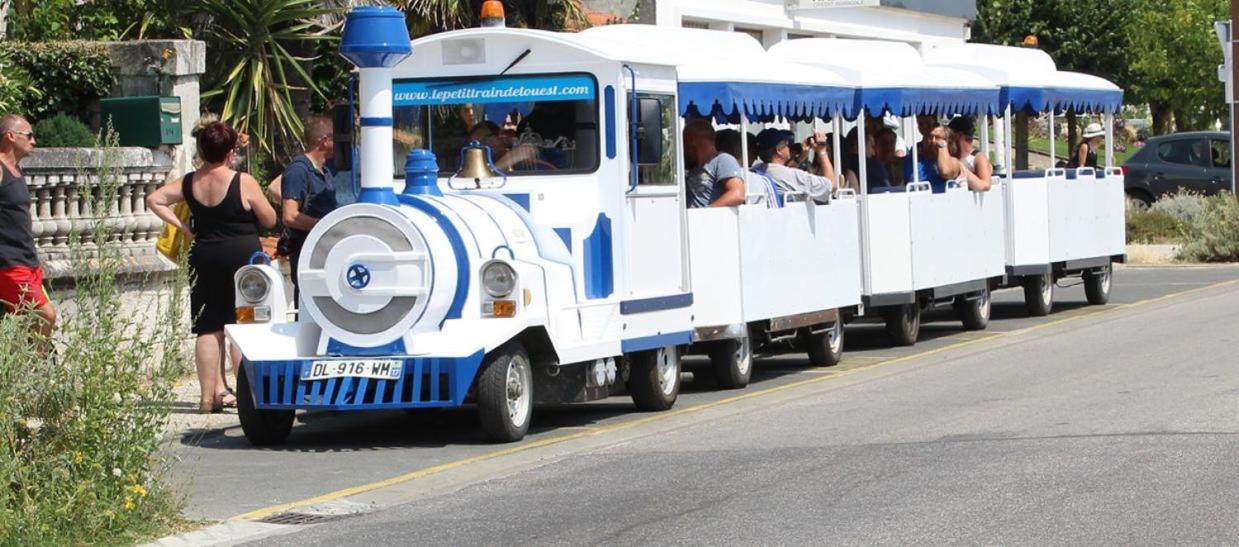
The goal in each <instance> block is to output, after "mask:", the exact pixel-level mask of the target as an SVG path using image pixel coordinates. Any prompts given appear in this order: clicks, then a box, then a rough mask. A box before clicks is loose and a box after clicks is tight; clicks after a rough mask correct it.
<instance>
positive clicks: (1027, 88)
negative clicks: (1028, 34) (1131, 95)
mask: <svg viewBox="0 0 1239 547" xmlns="http://www.w3.org/2000/svg"><path fill="white" fill-rule="evenodd" d="M925 62H926V63H927V64H929V65H930V66H935V67H945V68H952V69H958V70H965V71H968V72H972V73H974V74H977V75H980V76H982V77H984V78H986V79H988V80H989V81H991V82H993V83H994V84H995V85H997V86H999V89H1000V90H1001V94H1002V98H1001V100H1002V105H1003V108H1006V107H1007V106H1008V105H1009V106H1010V107H1011V108H1012V110H1015V111H1024V112H1027V113H1030V114H1035V113H1037V112H1045V111H1048V110H1051V109H1052V110H1059V111H1061V110H1066V109H1068V108H1070V109H1074V110H1075V111H1077V112H1090V111H1091V112H1117V111H1118V110H1119V109H1120V108H1122V106H1123V90H1122V89H1121V88H1119V87H1118V86H1117V85H1114V84H1113V83H1112V82H1110V81H1108V80H1106V79H1104V78H1099V77H1097V76H1092V75H1089V74H1081V73H1078V72H1067V71H1061V70H1058V67H1057V66H1056V65H1055V64H1054V60H1053V59H1051V58H1050V56H1049V55H1048V54H1046V53H1045V52H1044V51H1041V50H1039V49H1032V48H1017V47H1009V46H998V45H990V44H963V45H953V46H942V47H937V48H933V49H930V50H928V51H926V52H925Z"/></svg>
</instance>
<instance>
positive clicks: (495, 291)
mask: <svg viewBox="0 0 1239 547" xmlns="http://www.w3.org/2000/svg"><path fill="white" fill-rule="evenodd" d="M482 288H483V289H485V290H486V294H489V295H491V296H492V297H495V298H502V297H504V296H507V295H509V294H512V291H514V290H516V270H513V269H512V267H511V266H509V265H508V264H507V263H506V262H500V261H497V260H496V261H494V262H491V263H489V264H487V265H485V266H483V267H482Z"/></svg>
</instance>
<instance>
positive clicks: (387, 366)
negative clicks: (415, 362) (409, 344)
mask: <svg viewBox="0 0 1239 547" xmlns="http://www.w3.org/2000/svg"><path fill="white" fill-rule="evenodd" d="M308 368H309V370H308V371H307V370H303V371H301V372H302V373H301V379H302V380H322V379H324V378H345V377H352V378H375V379H378V380H396V379H399V378H400V373H401V372H403V367H402V366H401V363H400V361H396V360H391V359H359V360H354V361H344V360H340V361H314V362H313V363H310V365H309V367H308Z"/></svg>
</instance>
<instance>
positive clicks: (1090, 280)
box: [1084, 264, 1114, 306]
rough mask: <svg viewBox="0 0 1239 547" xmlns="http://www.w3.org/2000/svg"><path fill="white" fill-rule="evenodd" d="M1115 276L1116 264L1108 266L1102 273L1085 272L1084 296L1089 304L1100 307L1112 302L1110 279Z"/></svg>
mask: <svg viewBox="0 0 1239 547" xmlns="http://www.w3.org/2000/svg"><path fill="white" fill-rule="evenodd" d="M1113 274H1114V264H1106V267H1105V268H1102V269H1101V270H1100V271H1087V272H1084V296H1085V297H1087V298H1088V303H1089V304H1092V305H1094V306H1100V305H1102V304H1105V303H1106V302H1109V301H1110V278H1111V277H1112V276H1113Z"/></svg>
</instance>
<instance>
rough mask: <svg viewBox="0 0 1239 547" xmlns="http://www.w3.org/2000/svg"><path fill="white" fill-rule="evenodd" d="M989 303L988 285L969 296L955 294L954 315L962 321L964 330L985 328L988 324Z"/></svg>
mask: <svg viewBox="0 0 1239 547" xmlns="http://www.w3.org/2000/svg"><path fill="white" fill-rule="evenodd" d="M990 304H991V303H990V294H989V287H986V288H984V289H982V290H981V294H979V295H976V296H973V297H971V298H969V297H967V296H966V295H962V294H961V295H959V296H956V297H955V315H956V316H957V317H959V322H960V323H963V325H964V330H985V327H988V326H989V312H990V307H991V305H990Z"/></svg>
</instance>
